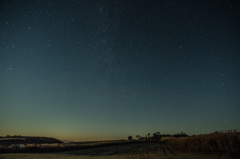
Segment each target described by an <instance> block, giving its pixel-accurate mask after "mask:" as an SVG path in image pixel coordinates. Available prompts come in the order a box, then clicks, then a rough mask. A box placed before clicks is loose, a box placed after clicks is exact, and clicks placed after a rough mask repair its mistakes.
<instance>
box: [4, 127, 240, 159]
mask: <svg viewBox="0 0 240 159" xmlns="http://www.w3.org/2000/svg"><path fill="white" fill-rule="evenodd" d="M3 150H7V149H2V152H4V151H3ZM13 150H14V151H13ZM11 151H12V152H10V153H9V152H7V151H5V153H0V159H30V158H35V159H40V158H52V159H55V158H56V159H57V158H58V159H61V158H68V159H77V158H79V159H82V158H84V159H88V158H89V159H90V158H91V159H103V158H104V159H105V158H106V159H108V158H109V159H110V158H111V159H117V158H118V159H132V158H133V159H143V158H145V159H159V158H161V159H183V158H188V159H202V158H204V159H217V158H220V159H221V158H222V159H223V158H224V159H227V158H229V159H237V158H240V133H239V132H237V131H228V132H216V133H212V134H206V135H197V136H188V137H177V138H176V137H167V138H162V139H161V140H159V141H136V140H135V141H127V140H121V141H96V142H73V143H67V144H66V143H65V144H55V145H48V144H46V145H42V146H41V147H35V146H33V147H25V148H23V149H20V148H18V149H12V150H11ZM6 152H7V153H6ZM17 152H18V153H17ZM19 152H21V153H19Z"/></svg>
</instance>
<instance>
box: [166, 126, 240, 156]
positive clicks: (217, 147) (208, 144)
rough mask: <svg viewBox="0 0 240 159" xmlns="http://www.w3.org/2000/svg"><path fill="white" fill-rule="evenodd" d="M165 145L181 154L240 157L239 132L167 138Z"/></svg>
mask: <svg viewBox="0 0 240 159" xmlns="http://www.w3.org/2000/svg"><path fill="white" fill-rule="evenodd" d="M165 143H166V144H167V145H168V146H170V147H171V148H173V149H175V150H179V151H183V152H190V153H204V154H217V155H227V156H236V157H240V132H238V131H226V132H215V133H212V134H206V135H197V136H190V137H182V138H169V139H166V140H165Z"/></svg>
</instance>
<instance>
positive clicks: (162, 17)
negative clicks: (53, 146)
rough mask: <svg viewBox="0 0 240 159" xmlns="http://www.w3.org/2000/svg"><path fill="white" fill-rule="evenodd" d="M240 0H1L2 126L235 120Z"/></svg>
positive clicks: (128, 130) (104, 126) (217, 125)
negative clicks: (239, 0)
mask: <svg viewBox="0 0 240 159" xmlns="http://www.w3.org/2000/svg"><path fill="white" fill-rule="evenodd" d="M239 7H240V5H239V2H238V1H237V0H228V1H226V0H212V1H209V0H196V1H192V0H181V1H178V0H161V1H158V0H151V1H148V0H49V1H48V0H31V1H29V0H10V1H9V0H1V1H0V21H1V23H0V136H5V135H30V136H49V137H56V138H58V139H69V140H75V141H87V140H110V139H126V138H127V136H129V135H133V136H135V135H146V134H147V133H148V132H150V133H153V132H156V131H160V132H161V133H170V134H171V133H178V132H182V131H183V132H185V133H187V134H190V135H191V134H200V133H210V132H214V131H219V130H228V129H238V130H239V129H240V23H239V22H238V20H239V19H240V10H239Z"/></svg>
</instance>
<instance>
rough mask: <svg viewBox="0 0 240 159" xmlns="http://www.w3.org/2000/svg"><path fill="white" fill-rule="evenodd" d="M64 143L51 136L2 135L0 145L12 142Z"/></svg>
mask: <svg viewBox="0 0 240 159" xmlns="http://www.w3.org/2000/svg"><path fill="white" fill-rule="evenodd" d="M53 143H63V142H62V141H60V140H58V139H55V138H51V137H30V136H7V137H0V145H12V144H53Z"/></svg>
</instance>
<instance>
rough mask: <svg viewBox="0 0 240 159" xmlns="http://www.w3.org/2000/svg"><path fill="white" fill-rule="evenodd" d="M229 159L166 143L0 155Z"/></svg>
mask: <svg viewBox="0 0 240 159" xmlns="http://www.w3.org/2000/svg"><path fill="white" fill-rule="evenodd" d="M32 158H34V159H45V158H51V159H63V158H67V159H219V158H220V159H221V158H222V159H223V158H224V159H227V158H230V157H227V156H218V155H205V154H193V153H191V154H190V153H182V152H178V151H174V150H173V149H171V148H170V147H168V146H166V145H165V144H164V143H136V144H126V145H117V146H104V147H97V148H90V149H84V150H77V151H67V152H58V153H34V154H33V153H22V154H20V153H15V154H14V153H11V154H0V159H32ZM231 159H233V158H231Z"/></svg>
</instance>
